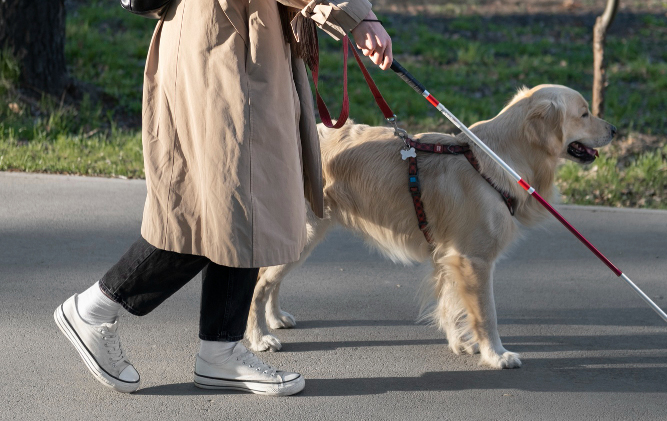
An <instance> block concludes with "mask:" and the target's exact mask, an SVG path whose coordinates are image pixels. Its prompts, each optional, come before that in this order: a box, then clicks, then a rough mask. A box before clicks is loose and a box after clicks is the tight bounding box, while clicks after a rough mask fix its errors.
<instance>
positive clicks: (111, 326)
mask: <svg viewBox="0 0 667 421" xmlns="http://www.w3.org/2000/svg"><path fill="white" fill-rule="evenodd" d="M77 296H78V294H74V295H73V296H71V297H70V298H68V299H67V301H65V302H64V303H63V304H61V305H60V306H58V308H57V309H56V311H55V313H53V318H54V319H55V320H56V324H57V325H58V327H59V328H60V330H61V331H62V332H63V334H65V336H66V337H67V339H69V340H70V342H72V345H74V348H75V349H76V350H77V351H78V352H79V355H80V356H81V359H82V360H83V362H84V363H85V364H86V367H88V370H90V372H91V373H93V376H95V378H96V379H97V380H98V381H99V382H100V383H102V384H103V385H105V386H107V387H110V388H112V389H113V390H116V391H118V392H124V393H130V392H134V391H136V390H137V389H139V383H140V380H141V379H140V377H139V373H137V370H135V369H134V367H133V366H132V364H130V362H129V361H127V359H126V358H125V355H124V354H123V349H122V348H121V346H120V338H119V337H118V333H117V330H118V321H117V320H116V321H115V322H113V323H103V324H101V325H91V324H88V323H86V321H84V320H83V319H82V318H81V316H80V315H79V312H78V310H77V308H76V302H77Z"/></svg>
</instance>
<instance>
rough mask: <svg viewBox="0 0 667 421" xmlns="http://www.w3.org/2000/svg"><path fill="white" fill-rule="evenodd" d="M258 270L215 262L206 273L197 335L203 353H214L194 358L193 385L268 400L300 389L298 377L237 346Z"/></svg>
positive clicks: (302, 386) (299, 376)
mask: <svg viewBox="0 0 667 421" xmlns="http://www.w3.org/2000/svg"><path fill="white" fill-rule="evenodd" d="M258 272H259V269H253V268H249V269H244V268H230V267H225V266H220V265H217V264H215V263H213V262H211V263H209V264H208V266H206V268H205V269H204V271H203V280H202V301H201V318H200V324H199V326H200V327H199V329H200V330H199V337H200V338H201V339H202V350H204V349H208V350H209V351H213V352H208V354H207V355H206V354H201V353H200V354H198V355H197V357H196V360H195V374H194V382H195V386H197V387H200V388H204V389H235V390H243V391H248V392H252V393H259V394H264V395H272V396H286V395H293V394H295V393H298V392H300V391H301V390H303V388H304V385H305V380H304V379H303V377H302V376H301V375H300V374H299V373H291V372H286V371H281V370H276V369H275V368H273V367H271V366H270V365H268V364H266V363H264V362H263V361H261V360H260V359H259V358H258V357H257V356H256V355H254V354H253V353H251V352H250V351H248V350H247V349H246V348H245V347H244V346H243V344H241V343H239V342H236V341H239V340H240V339H242V338H243V334H244V331H245V328H246V323H247V320H248V312H249V310H250V302H251V301H252V294H253V290H254V287H255V282H256V281H257V275H258ZM204 345H206V346H204ZM216 345H219V346H216ZM216 348H218V351H222V352H215V351H216Z"/></svg>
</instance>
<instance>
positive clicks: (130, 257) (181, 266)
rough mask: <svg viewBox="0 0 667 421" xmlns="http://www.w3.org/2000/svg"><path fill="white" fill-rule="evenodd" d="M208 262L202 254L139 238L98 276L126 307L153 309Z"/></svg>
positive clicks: (140, 313) (137, 310)
mask: <svg viewBox="0 0 667 421" xmlns="http://www.w3.org/2000/svg"><path fill="white" fill-rule="evenodd" d="M208 263H209V260H208V258H206V257H204V256H195V255H190V254H181V253H175V252H172V251H166V250H160V249H158V248H155V247H153V246H152V245H151V244H149V243H148V242H147V241H146V240H144V239H143V238H139V240H137V241H136V242H135V243H134V244H132V246H131V247H130V249H129V250H128V251H127V252H126V253H125V254H124V255H123V257H121V259H120V260H119V261H118V263H116V264H115V265H114V266H113V267H112V268H111V269H109V271H108V272H107V273H106V274H105V275H104V276H103V277H102V279H101V280H100V289H101V290H102V292H104V293H105V294H106V295H107V296H108V297H109V298H111V299H112V300H114V301H116V302H117V303H120V304H121V305H122V306H123V307H124V308H125V309H126V310H127V311H129V312H130V313H132V314H134V315H136V316H143V315H146V314H148V313H150V312H151V311H153V310H154V309H155V308H156V307H157V306H159V305H160V304H162V302H164V301H165V300H166V299H167V298H169V297H171V295H172V294H174V293H175V292H176V291H178V290H179V289H181V287H183V285H185V284H187V283H188V282H190V280H191V279H192V278H194V277H195V276H196V275H197V274H198V273H199V272H201V270H202V269H203V268H204V267H205V266H206V265H207V264H208Z"/></svg>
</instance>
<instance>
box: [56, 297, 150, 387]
mask: <svg viewBox="0 0 667 421" xmlns="http://www.w3.org/2000/svg"><path fill="white" fill-rule="evenodd" d="M53 318H54V320H55V321H56V325H58V328H59V329H60V331H61V332H62V333H63V335H65V337H66V338H67V339H69V341H70V342H71V343H72V345H74V349H76V351H77V352H78V353H79V356H81V359H82V360H83V362H84V364H85V365H86V367H87V368H88V370H89V371H90V372H91V373H92V375H93V376H94V377H95V379H96V380H97V381H99V382H100V383H102V384H103V385H104V386H106V387H108V388H111V389H113V390H115V391H117V392H122V393H131V392H136V390H137V389H139V385H140V382H141V380H139V381H137V382H136V383H128V382H124V381H122V380H119V379H117V378H115V377H112V376H110V375H109V374H107V373H106V372H105V371H104V369H102V367H100V365H99V364H98V363H97V361H95V358H94V357H93V356H92V355H91V354H90V352H89V351H88V348H86V346H85V345H84V343H83V342H81V339H80V338H79V335H78V334H77V333H76V331H74V329H73V328H72V326H71V325H70V323H69V322H68V321H67V317H65V312H64V311H63V306H62V304H61V305H59V306H58V308H56V311H55V312H54V313H53Z"/></svg>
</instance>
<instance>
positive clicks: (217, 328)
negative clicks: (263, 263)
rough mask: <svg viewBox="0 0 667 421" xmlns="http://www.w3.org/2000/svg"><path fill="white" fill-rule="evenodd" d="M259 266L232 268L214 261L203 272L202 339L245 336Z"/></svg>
mask: <svg viewBox="0 0 667 421" xmlns="http://www.w3.org/2000/svg"><path fill="white" fill-rule="evenodd" d="M258 273H259V269H258V268H247V269H246V268H231V267H227V266H221V265H218V264H215V263H213V262H211V263H209V264H208V265H207V266H206V267H205V268H204V270H203V272H202V296H201V311H200V318H199V339H202V340H205V341H226V342H235V341H240V340H241V339H243V334H244V333H245V328H246V323H247V321H248V312H249V311H250V302H251V301H252V293H253V290H254V289H255V283H256V282H257V274H258Z"/></svg>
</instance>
